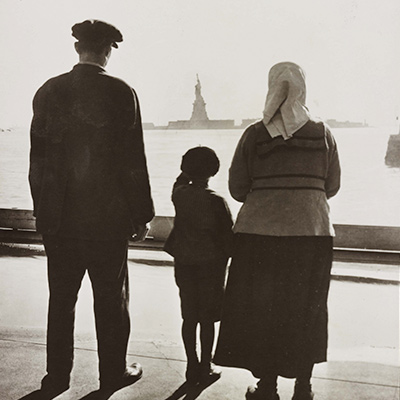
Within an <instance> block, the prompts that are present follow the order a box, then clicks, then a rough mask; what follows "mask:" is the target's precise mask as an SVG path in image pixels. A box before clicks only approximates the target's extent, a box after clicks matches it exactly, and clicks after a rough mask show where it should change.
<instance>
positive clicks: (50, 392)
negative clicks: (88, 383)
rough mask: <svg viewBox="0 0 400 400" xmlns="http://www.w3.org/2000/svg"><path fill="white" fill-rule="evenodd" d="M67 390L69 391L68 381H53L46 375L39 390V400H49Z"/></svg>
mask: <svg viewBox="0 0 400 400" xmlns="http://www.w3.org/2000/svg"><path fill="white" fill-rule="evenodd" d="M68 389H69V379H65V380H58V379H54V378H53V377H52V376H50V375H46V376H45V377H44V378H43V379H42V386H41V388H40V392H39V398H40V399H41V400H51V399H54V397H57V396H58V395H60V394H61V393H63V392H65V391H66V390H68Z"/></svg>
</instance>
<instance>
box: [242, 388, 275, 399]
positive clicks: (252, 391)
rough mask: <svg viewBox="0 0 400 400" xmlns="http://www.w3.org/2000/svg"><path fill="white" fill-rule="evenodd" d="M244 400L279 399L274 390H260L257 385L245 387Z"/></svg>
mask: <svg viewBox="0 0 400 400" xmlns="http://www.w3.org/2000/svg"><path fill="white" fill-rule="evenodd" d="M246 400H279V395H278V393H277V391H276V390H272V391H270V392H266V391H264V390H260V389H259V388H258V387H257V386H249V387H248V388H247V393H246Z"/></svg>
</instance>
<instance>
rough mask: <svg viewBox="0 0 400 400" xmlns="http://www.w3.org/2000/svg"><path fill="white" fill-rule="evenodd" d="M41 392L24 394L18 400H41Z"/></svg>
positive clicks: (35, 391)
mask: <svg viewBox="0 0 400 400" xmlns="http://www.w3.org/2000/svg"><path fill="white" fill-rule="evenodd" d="M40 394H41V391H40V390H34V391H33V392H31V393H28V394H26V395H25V396H23V397H21V398H20V399H18V400H40V399H41V396H40Z"/></svg>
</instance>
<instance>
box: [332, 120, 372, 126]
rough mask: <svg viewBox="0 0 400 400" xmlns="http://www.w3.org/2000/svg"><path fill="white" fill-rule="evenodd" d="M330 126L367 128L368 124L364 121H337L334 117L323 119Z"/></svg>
mask: <svg viewBox="0 0 400 400" xmlns="http://www.w3.org/2000/svg"><path fill="white" fill-rule="evenodd" d="M325 122H326V123H327V124H328V125H329V126H330V127H331V128H367V127H368V124H367V123H366V122H365V121H364V122H352V121H337V120H336V119H327V120H326V121H325Z"/></svg>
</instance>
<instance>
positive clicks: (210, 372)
mask: <svg viewBox="0 0 400 400" xmlns="http://www.w3.org/2000/svg"><path fill="white" fill-rule="evenodd" d="M221 374H222V371H221V368H218V367H217V366H215V365H214V364H213V363H206V364H201V365H200V383H203V384H207V383H211V382H215V381H217V380H218V379H219V378H221Z"/></svg>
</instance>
